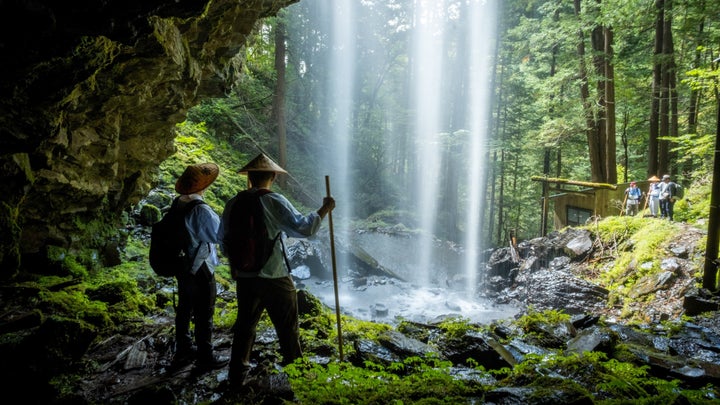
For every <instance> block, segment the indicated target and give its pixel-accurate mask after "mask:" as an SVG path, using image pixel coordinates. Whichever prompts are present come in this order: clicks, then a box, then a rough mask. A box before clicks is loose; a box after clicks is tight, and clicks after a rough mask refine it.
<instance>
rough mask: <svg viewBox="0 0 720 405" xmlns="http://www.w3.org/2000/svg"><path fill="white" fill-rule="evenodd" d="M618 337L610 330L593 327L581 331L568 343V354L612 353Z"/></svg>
mask: <svg viewBox="0 0 720 405" xmlns="http://www.w3.org/2000/svg"><path fill="white" fill-rule="evenodd" d="M617 340H618V337H617V335H615V334H614V333H613V332H612V331H611V330H610V329H607V328H601V327H598V326H593V327H591V328H588V329H584V330H581V331H580V332H578V334H577V336H575V337H574V338H572V339H571V340H570V341H568V342H567V349H566V350H565V352H566V353H577V354H582V353H584V352H603V353H612V351H613V349H614V346H615V343H616V342H617Z"/></svg>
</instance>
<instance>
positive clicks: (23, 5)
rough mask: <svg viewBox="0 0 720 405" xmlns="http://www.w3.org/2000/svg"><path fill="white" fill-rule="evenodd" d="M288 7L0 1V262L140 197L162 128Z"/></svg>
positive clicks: (220, 86) (166, 136)
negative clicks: (265, 21)
mask: <svg viewBox="0 0 720 405" xmlns="http://www.w3.org/2000/svg"><path fill="white" fill-rule="evenodd" d="M296 1H297V0H247V1H238V0H212V1H209V0H163V1H151V0H107V1H70V2H58V1H52V0H36V1H19V0H15V1H13V0H10V1H3V2H0V16H1V17H0V19H2V20H3V21H2V24H0V27H1V28H0V30H2V36H1V37H0V51H2V54H3V57H2V59H3V61H2V63H1V64H0V69H1V72H2V77H3V80H2V82H0V92H1V93H0V96H1V97H0V196H2V197H0V224H2V225H5V226H4V227H3V228H4V229H6V230H9V231H8V232H4V234H3V236H0V265H2V267H3V268H6V266H9V267H11V268H16V267H17V263H18V262H19V258H20V256H21V255H22V253H27V252H37V251H39V250H41V249H42V248H43V246H45V245H46V244H47V243H53V244H59V245H68V244H69V243H70V241H71V240H72V232H73V228H74V226H75V224H76V223H77V222H78V220H80V222H83V221H88V220H91V219H95V218H98V217H102V216H106V214H108V213H109V214H111V216H112V215H117V214H118V213H120V212H121V211H122V210H123V209H125V208H126V207H127V206H128V205H129V204H132V203H134V202H136V201H138V200H139V199H140V198H141V197H142V196H144V195H145V194H146V193H147V191H148V190H149V189H150V188H151V186H152V182H153V179H154V173H155V171H156V170H155V169H156V168H157V166H158V165H159V163H160V162H162V161H163V160H164V159H165V158H167V157H168V156H170V155H171V154H172V153H173V143H172V140H173V138H174V133H173V128H174V125H175V124H176V123H178V122H180V121H182V120H184V117H185V113H186V111H187V110H188V109H189V108H190V107H192V106H193V105H195V104H197V103H198V102H199V101H200V100H201V99H202V98H205V97H213V96H220V95H223V94H226V93H227V92H228V91H230V90H231V88H232V85H233V83H235V79H236V77H237V75H238V72H239V71H240V69H239V64H240V63H242V60H241V58H240V57H239V54H240V51H241V49H242V47H243V44H244V42H245V39H246V37H247V36H248V34H249V33H251V31H252V30H253V27H254V26H255V24H256V23H257V22H258V21H259V20H261V19H262V18H264V17H268V16H272V15H275V14H276V13H277V12H278V11H279V10H280V9H281V8H283V7H285V6H287V5H289V4H292V3H294V2H296Z"/></svg>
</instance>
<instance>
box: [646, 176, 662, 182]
mask: <svg viewBox="0 0 720 405" xmlns="http://www.w3.org/2000/svg"><path fill="white" fill-rule="evenodd" d="M648 181H660V179H658V176H652V177H650V178H649V179H648Z"/></svg>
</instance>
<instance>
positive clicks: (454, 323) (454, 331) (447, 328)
mask: <svg viewBox="0 0 720 405" xmlns="http://www.w3.org/2000/svg"><path fill="white" fill-rule="evenodd" d="M437 326H438V327H439V328H440V329H441V330H442V331H443V332H444V334H445V336H447V337H448V338H461V337H463V336H465V335H467V333H468V332H471V331H478V330H480V328H479V327H478V326H476V325H473V324H471V323H470V320H469V319H466V318H461V317H453V318H449V319H446V320H444V321H442V322H440V323H439V324H438V325H437Z"/></svg>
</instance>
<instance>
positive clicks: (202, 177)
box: [175, 163, 220, 194]
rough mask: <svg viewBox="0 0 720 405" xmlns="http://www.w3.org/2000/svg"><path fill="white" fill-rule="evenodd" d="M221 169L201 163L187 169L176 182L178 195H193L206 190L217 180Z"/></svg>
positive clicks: (214, 165) (211, 164)
mask: <svg viewBox="0 0 720 405" xmlns="http://www.w3.org/2000/svg"><path fill="white" fill-rule="evenodd" d="M219 173H220V168H219V167H218V165H216V164H215V163H199V164H195V165H190V166H188V167H187V168H185V171H184V172H183V174H182V175H181V176H180V177H178V179H177V181H176V182H175V191H177V192H178V194H193V193H197V192H198V191H200V190H204V189H206V188H207V187H208V186H209V185H210V184H212V182H213V181H215V179H217V176H218V174H219Z"/></svg>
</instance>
